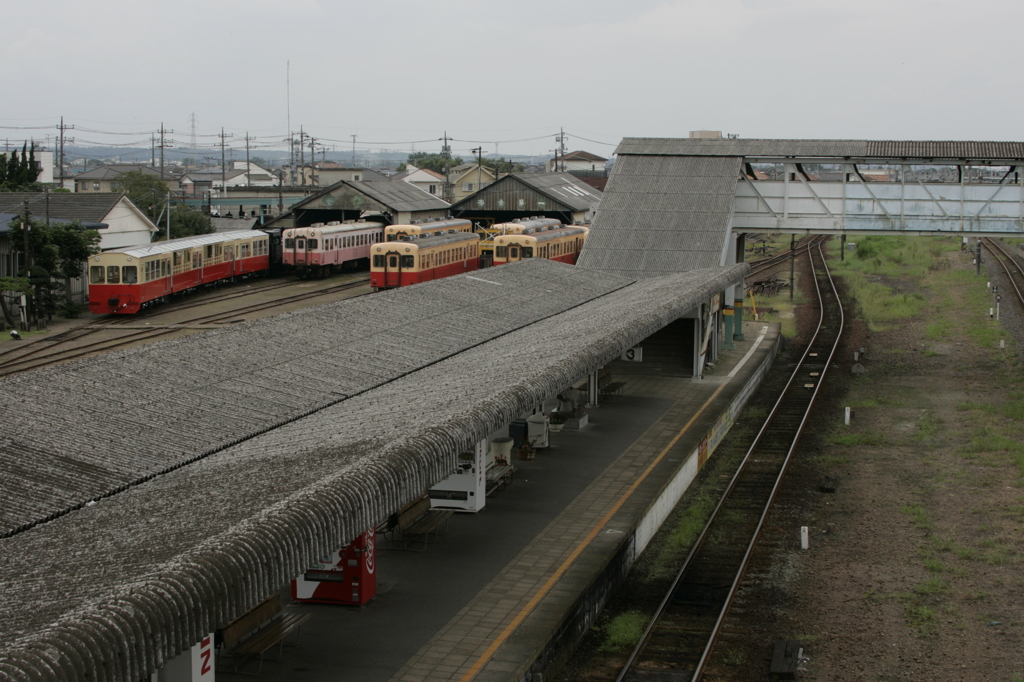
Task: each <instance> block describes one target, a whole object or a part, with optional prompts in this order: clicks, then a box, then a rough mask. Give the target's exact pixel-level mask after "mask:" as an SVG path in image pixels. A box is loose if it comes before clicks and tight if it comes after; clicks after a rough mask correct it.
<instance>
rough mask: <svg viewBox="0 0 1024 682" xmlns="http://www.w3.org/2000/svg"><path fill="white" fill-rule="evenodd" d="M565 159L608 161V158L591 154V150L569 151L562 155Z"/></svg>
mask: <svg viewBox="0 0 1024 682" xmlns="http://www.w3.org/2000/svg"><path fill="white" fill-rule="evenodd" d="M561 158H562V159H563V160H564V161H602V162H603V161H607V160H608V159H606V158H604V157H603V156H598V155H597V154H591V153H590V152H583V151H580V152H569V153H568V154H566V155H565V156H563V157H561Z"/></svg>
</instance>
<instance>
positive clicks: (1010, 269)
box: [981, 238, 1024, 310]
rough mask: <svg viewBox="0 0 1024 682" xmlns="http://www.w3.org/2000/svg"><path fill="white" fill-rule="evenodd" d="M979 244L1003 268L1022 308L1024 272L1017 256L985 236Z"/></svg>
mask: <svg viewBox="0 0 1024 682" xmlns="http://www.w3.org/2000/svg"><path fill="white" fill-rule="evenodd" d="M981 244H982V246H984V247H985V248H986V249H987V250H988V252H989V253H991V254H992V256H993V257H994V258H995V259H996V262H997V263H999V267H1001V268H1002V269H1003V273H1004V274H1005V275H1006V279H1007V281H1009V282H1010V286H1011V287H1012V288H1013V291H1014V295H1015V296H1016V299H1017V303H1018V304H1019V305H1020V306H1021V310H1024V273H1022V272H1021V268H1022V266H1021V264H1020V263H1019V262H1017V256H1015V255H1014V254H1013V253H1011V252H1010V251H1008V250H1007V249H1006V247H1004V246H1003V245H1002V244H1001V243H1000V242H999V241H998V240H995V239H988V238H986V239H982V240H981Z"/></svg>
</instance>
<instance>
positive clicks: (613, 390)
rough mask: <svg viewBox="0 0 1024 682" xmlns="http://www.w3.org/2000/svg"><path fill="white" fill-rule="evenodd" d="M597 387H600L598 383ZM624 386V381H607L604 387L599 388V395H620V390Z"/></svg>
mask: <svg viewBox="0 0 1024 682" xmlns="http://www.w3.org/2000/svg"><path fill="white" fill-rule="evenodd" d="M598 385H600V382H598ZM625 385H626V382H625V381H609V382H608V383H606V384H605V385H604V386H601V395H604V396H609V395H622V389H623V387H625Z"/></svg>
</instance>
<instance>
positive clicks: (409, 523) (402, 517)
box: [384, 494, 454, 552]
mask: <svg viewBox="0 0 1024 682" xmlns="http://www.w3.org/2000/svg"><path fill="white" fill-rule="evenodd" d="M453 513H454V512H453V511H452V510H451V509H431V508H430V497H429V496H428V495H425V494H424V495H423V496H422V497H419V498H417V499H415V500H413V501H412V502H410V503H409V504H407V505H405V506H404V507H402V508H401V509H399V510H398V512H396V513H395V514H392V515H391V518H389V519H388V522H387V524H386V525H385V529H384V535H385V537H387V538H388V547H389V548H392V549H393V548H394V547H395V542H396V541H395V538H396V536H399V537H400V538H401V543H402V546H401V549H409V546H410V545H411V544H412V545H416V544H418V543H420V542H422V543H423V546H422V548H420V549H419V550H417V551H420V552H422V551H424V550H426V548H427V545H428V544H429V543H430V540H431V539H435V540H436V539H437V538H438V537H439V536H441V535H444V534H445V533H446V532H447V530H448V520H449V519H450V518H451V516H452V514H453Z"/></svg>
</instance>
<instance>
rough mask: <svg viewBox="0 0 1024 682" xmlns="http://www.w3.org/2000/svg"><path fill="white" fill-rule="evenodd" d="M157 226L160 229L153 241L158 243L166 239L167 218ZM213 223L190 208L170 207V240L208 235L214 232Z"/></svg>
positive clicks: (196, 210) (208, 217) (207, 217)
mask: <svg viewBox="0 0 1024 682" xmlns="http://www.w3.org/2000/svg"><path fill="white" fill-rule="evenodd" d="M160 223H161V224H160V225H157V227H159V228H160V229H159V230H157V231H156V233H155V234H154V235H153V241H155V242H160V241H163V240H165V239H167V218H164V219H163V220H161V221H160ZM215 231H216V230H215V228H214V227H213V221H212V220H210V216H208V215H206V214H205V213H203V212H202V211H200V210H198V209H195V208H192V207H190V206H172V207H171V239H179V238H181V237H191V236H193V235H197V234H210V233H211V232H215Z"/></svg>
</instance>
